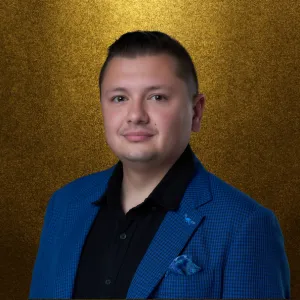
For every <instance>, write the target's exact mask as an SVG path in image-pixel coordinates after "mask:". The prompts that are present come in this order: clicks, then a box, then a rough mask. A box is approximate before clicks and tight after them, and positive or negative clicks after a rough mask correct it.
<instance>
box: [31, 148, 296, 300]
mask: <svg viewBox="0 0 300 300" xmlns="http://www.w3.org/2000/svg"><path fill="white" fill-rule="evenodd" d="M194 162H195V165H196V168H197V172H196V175H195V176H194V178H193V179H192V181H191V182H190V184H189V185H188V187H187V189H186V191H185V194H184V196H183V198H182V201H181V204H180V207H179V209H178V210H177V211H170V212H168V213H167V214H166V216H165V218H164V220H163V222H162V224H161V226H160V227H159V230H158V231H157V233H156V235H155V236H154V238H153V240H152V242H151V244H150V246H149V248H148V250H147V252H146V254H145V256H144V257H143V259H142V261H141V262H140V264H139V266H138V268H137V271H136V273H135V275H134V277H133V279H132V281H131V284H130V287H129V289H128V293H127V298H140V299H146V298H209V299H212V298H219V299H229V298H239V299H246V298H256V299H260V298H277V299H278V298H280V299H288V298H289V297H290V270H289V264H288V259H287V255H286V253H285V247H284V239H283V235H282V232H281V229H280V225H279V222H278V220H277V218H276V216H275V215H274V213H273V212H272V211H271V210H270V209H268V208H265V207H263V206H262V205H260V204H259V203H257V202H256V201H255V200H253V199H252V198H250V197H249V196H248V195H247V194H244V193H243V192H241V191H239V190H238V189H236V188H234V187H232V186H231V185H229V184H228V183H226V182H225V181H223V180H221V179H220V178H218V177H216V176H215V175H214V174H212V173H210V172H209V171H207V170H206V169H205V168H204V167H203V165H202V164H201V162H200V161H199V159H198V158H197V157H196V155H195V154H194ZM115 166H116V165H114V166H113V167H111V168H109V169H106V170H104V171H101V172H97V173H93V174H90V175H87V176H84V177H81V178H78V179H76V180H74V181H72V182H70V183H68V184H67V185H65V186H63V187H62V188H60V189H59V190H57V191H56V192H54V193H53V195H52V196H51V198H50V200H49V202H48V206H47V209H46V214H45V219H44V225H43V228H42V233H41V237H40V244H39V249H38V253H37V257H36V261H35V264H34V268H33V273H32V282H31V286H30V295H29V298H30V299H35V298H44V299H47V298H60V299H66V298H71V297H72V290H73V285H74V279H75V275H76V270H77V265H78V262H79V258H80V254H81V250H82V247H83V245H84V241H85V238H86V236H87V234H88V232H89V229H90V227H91V225H92V223H93V220H94V219H95V216H96V214H97V213H98V210H99V209H101V207H100V208H99V207H97V206H95V205H93V204H92V202H94V201H96V200H98V199H99V198H100V197H101V196H102V194H103V193H104V192H105V189H106V187H107V183H108V180H109V178H110V176H111V174H112V172H113V170H114V168H115ZM178 257H179V258H182V257H183V258H186V259H188V262H189V263H191V264H192V265H193V266H194V267H195V268H191V267H189V265H190V264H188V263H187V262H185V263H183V265H180V264H178V265H176V264H175V267H174V262H176V260H177V261H178V259H176V258H178ZM189 268H190V269H189ZM193 270H194V271H193ZM195 270H196V271H195Z"/></svg>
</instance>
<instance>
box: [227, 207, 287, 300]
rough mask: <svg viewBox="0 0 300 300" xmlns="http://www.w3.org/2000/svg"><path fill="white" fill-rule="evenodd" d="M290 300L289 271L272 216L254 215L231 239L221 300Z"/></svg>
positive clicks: (268, 213)
mask: <svg viewBox="0 0 300 300" xmlns="http://www.w3.org/2000/svg"><path fill="white" fill-rule="evenodd" d="M228 298H238V299H247V298H250V299H251V298H255V299H262V298H264V299H266V298H268V299H269V298H272V299H273V298H276V299H289V298H290V269H289V264H288V259H287V255H286V253H285V248H284V238H283V235H282V232H281V229H280V225H279V222H278V220H277V218H276V216H275V214H274V213H273V212H272V211H271V210H270V209H267V208H265V207H260V208H259V209H257V210H256V211H254V212H253V213H252V214H251V215H250V216H249V217H248V218H247V220H246V221H245V223H244V224H243V225H242V226H240V228H239V229H238V231H237V232H236V233H235V235H234V236H233V241H232V244H231V246H230V249H229V252H228V257H227V262H226V267H225V270H224V277H223V295H222V299H228Z"/></svg>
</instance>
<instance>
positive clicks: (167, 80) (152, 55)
mask: <svg viewBox="0 0 300 300" xmlns="http://www.w3.org/2000/svg"><path fill="white" fill-rule="evenodd" d="M151 87H152V88H151ZM99 88H100V102H101V108H102V114H103V120H104V129H105V136H106V141H107V143H108V145H109V146H110V148H111V149H112V151H113V152H114V153H115V154H116V156H118V157H119V159H120V160H121V161H122V162H123V164H124V163H128V164H134V166H141V167H142V166H147V165H148V166H149V163H151V165H154V164H157V165H160V164H162V163H167V162H174V161H175V160H176V159H177V158H178V157H179V156H180V154H181V153H182V152H183V150H184V149H185V148H186V146H187V144H188V143H189V140H190V134H191V131H194V132H196V131H199V130H200V122H201V119H202V114H203V109H204V102H205V99H204V96H203V95H202V94H199V92H198V88H199V87H198V80H197V74H196V71H195V67H194V65H193V62H192V59H191V57H190V55H189V54H188V52H187V51H186V50H185V48H184V47H183V46H182V45H181V44H180V43H179V42H178V41H176V40H175V39H173V38H171V37H170V36H168V35H167V34H164V33H162V32H159V31H135V32H128V33H126V34H124V35H122V36H121V37H120V38H119V39H118V40H116V41H115V42H114V43H113V44H112V45H111V46H110V47H109V48H108V56H107V59H106V61H105V62H104V64H103V66H102V69H101V72H100V77H99ZM132 131H133V132H136V131H147V132H148V133H150V134H151V135H152V136H151V137H149V138H147V139H145V140H143V141H132V140H128V138H126V134H127V133H128V132H132Z"/></svg>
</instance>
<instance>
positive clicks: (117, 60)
mask: <svg viewBox="0 0 300 300" xmlns="http://www.w3.org/2000/svg"><path fill="white" fill-rule="evenodd" d="M176 78H177V75H176V61H175V59H174V58H173V57H171V56H170V55H167V54H160V55H147V56H137V57H135V58H126V57H114V58H112V60H111V61H110V62H109V63H108V65H107V69H106V70H105V75H104V79H103V85H107V84H110V83H116V82H117V81H120V80H122V81H123V80H126V81H131V80H132V79H134V80H135V81H136V80H157V81H166V82H170V81H176Z"/></svg>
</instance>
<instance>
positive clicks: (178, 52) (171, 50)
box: [99, 30, 199, 101]
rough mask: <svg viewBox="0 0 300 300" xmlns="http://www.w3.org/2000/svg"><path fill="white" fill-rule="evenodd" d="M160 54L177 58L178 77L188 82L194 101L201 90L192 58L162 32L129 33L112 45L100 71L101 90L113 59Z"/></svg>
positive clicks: (175, 41) (176, 42)
mask: <svg viewBox="0 0 300 300" xmlns="http://www.w3.org/2000/svg"><path fill="white" fill-rule="evenodd" d="M158 54H168V55H170V56H172V57H173V58H175V60H176V62H177V65H176V75H177V76H178V77H179V78H181V79H182V80H184V81H185V82H186V84H187V86H188V90H189V93H190V96H191V101H192V99H193V98H194V96H195V95H197V94H198V89H199V86H198V78H197V73H196V70H195V66H194V64H193V61H192V58H191V57H190V55H189V53H188V52H187V50H186V49H185V48H184V47H183V46H182V45H181V44H180V43H179V42H178V41H177V40H175V39H174V38H172V37H171V36H169V35H167V34H166V33H163V32H160V31H140V30H138V31H132V32H127V33H125V34H123V35H121V36H120V37H119V39H117V40H116V41H115V42H114V43H113V44H112V45H110V46H109V47H108V49H107V58H106V60H105V62H104V64H103V65H102V68H101V71H100V75H99V88H100V89H101V86H102V82H103V78H104V74H105V70H106V68H107V65H108V63H109V62H110V60H111V59H112V58H114V57H126V58H136V57H137V56H143V55H158ZM100 101H101V99H100Z"/></svg>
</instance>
